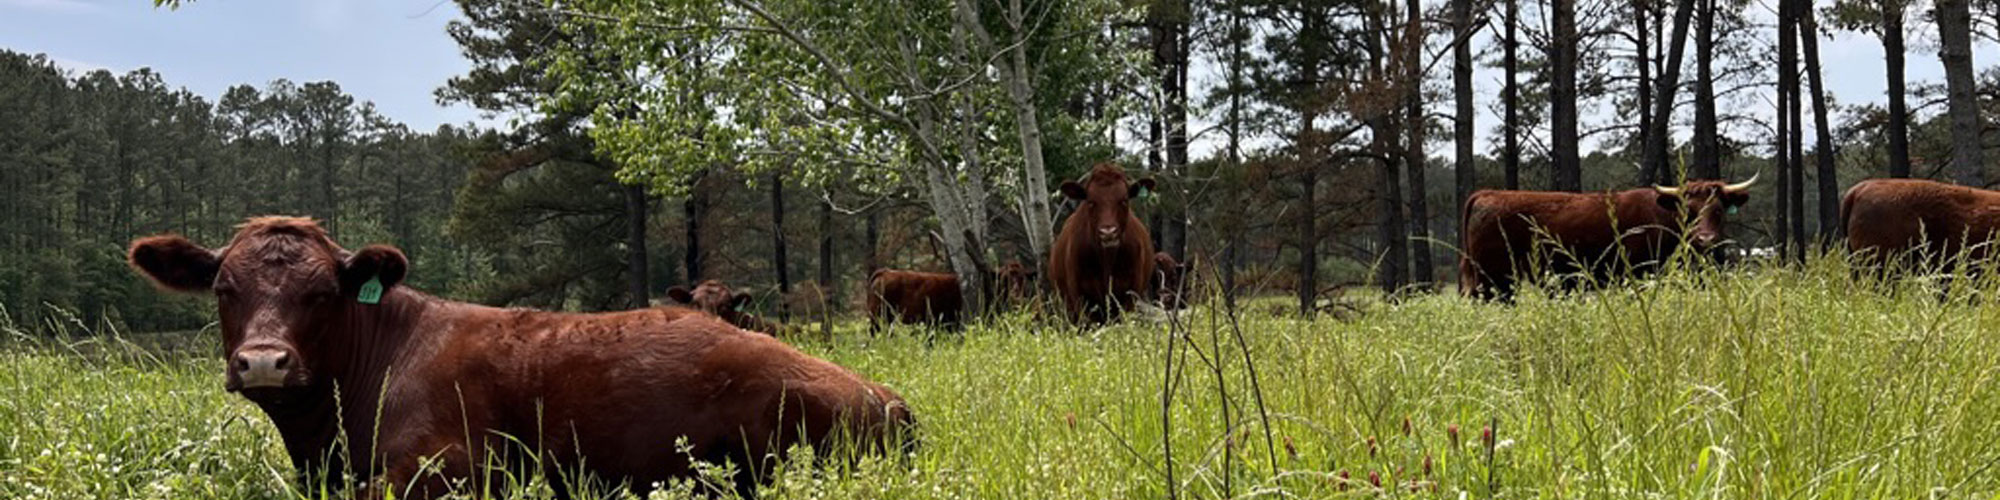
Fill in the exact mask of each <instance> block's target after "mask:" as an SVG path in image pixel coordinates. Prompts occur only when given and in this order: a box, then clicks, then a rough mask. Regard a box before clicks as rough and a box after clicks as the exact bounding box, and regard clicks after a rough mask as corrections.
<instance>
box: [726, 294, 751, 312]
mask: <svg viewBox="0 0 2000 500" xmlns="http://www.w3.org/2000/svg"><path fill="white" fill-rule="evenodd" d="M748 305H750V294H747V293H743V292H736V296H734V297H730V298H729V310H731V311H741V310H743V308H744V307H745V306H748Z"/></svg>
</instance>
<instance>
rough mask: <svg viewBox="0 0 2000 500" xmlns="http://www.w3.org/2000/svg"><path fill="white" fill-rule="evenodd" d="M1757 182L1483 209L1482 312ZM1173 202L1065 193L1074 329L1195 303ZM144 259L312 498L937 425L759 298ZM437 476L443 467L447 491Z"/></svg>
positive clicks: (861, 445)
mask: <svg viewBox="0 0 2000 500" xmlns="http://www.w3.org/2000/svg"><path fill="white" fill-rule="evenodd" d="M1755 180H1756V179H1755V178H1754V177H1753V178H1752V179H1751V180H1749V181H1745V182H1741V183H1734V184H1731V183H1725V182H1721V181H1706V180H1704V181H1690V182H1687V183H1686V184H1684V185H1682V186H1680V187H1664V186H1654V187H1649V188H1641V189H1633V190H1626V191H1618V192H1598V193H1557V192H1531V191H1498V190H1483V191H1479V192H1476V193H1474V194H1473V195H1472V196H1471V197H1470V198H1468V199H1467V200H1466V202H1465V206H1464V209H1463V210H1464V211H1463V219H1462V224H1463V226H1462V227H1463V228H1464V231H1463V235H1464V236H1463V240H1462V241H1461V249H1462V252H1461V255H1462V256H1461V259H1460V262H1459V270H1460V285H1459V288H1460V292H1461V293H1462V294H1464V295H1467V296H1473V297H1483V298H1497V299H1502V300H1504V299H1505V298H1506V297H1508V296H1510V295H1511V293H1512V292H1513V290H1514V287H1515V284H1516V282H1518V281H1519V280H1521V279H1523V278H1524V277H1529V276H1525V275H1527V274H1528V273H1530V272H1550V273H1556V274H1559V275H1571V276H1581V277H1586V278H1607V279H1608V278H1613V277H1617V276H1624V275H1629V274H1632V273H1640V272H1647V271H1651V270H1654V269H1657V268H1658V267H1659V263H1660V262H1661V261H1663V260H1665V259H1666V258H1667V257H1668V256H1670V255H1672V254H1673V252H1676V251H1677V250H1679V249H1683V248H1685V249H1688V250H1691V251H1694V252H1703V253H1708V252H1714V251H1716V250H1717V249H1718V248H1719V247H1721V246H1722V245H1723V244H1724V243H1725V242H1726V241H1727V237H1726V235H1725V233H1724V226H1725V222H1726V219H1727V216H1728V215H1731V214H1735V213H1737V211H1738V209H1739V208H1740V207H1742V206H1744V204H1745V203H1747V202H1748V201H1749V194H1748V190H1749V187H1750V186H1751V185H1752V184H1753V183H1754V182H1755ZM1154 188H1155V184H1154V181H1153V180H1152V179H1136V180H1134V179H1132V178H1130V177H1127V176H1126V174H1125V173H1124V172H1123V171H1122V170H1121V169H1120V168H1119V167H1118V166H1116V165H1113V164H1109V163H1106V164H1100V165H1097V166H1095V167H1094V168H1092V169H1091V171H1090V173H1089V175H1088V176H1086V177H1084V178H1083V179H1081V180H1080V181H1071V182H1065V183H1063V185H1062V191H1061V192H1062V194H1063V195H1064V196H1065V197H1067V198H1069V199H1071V200H1074V201H1075V202H1076V209H1075V211H1074V212H1073V213H1071V214H1070V215H1069V216H1068V217H1067V220H1066V221H1064V223H1063V224H1062V225H1061V227H1060V229H1059V232H1058V233H1057V234H1056V235H1055V236H1056V237H1055V239H1054V242H1053V243H1052V245H1051V247H1050V250H1049V255H1048V262H1047V267H1046V268H1045V273H1046V274H1045V277H1046V285H1047V286H1048V287H1049V288H1050V291H1051V292H1052V295H1053V296H1054V297H1056V298H1057V299H1059V300H1060V302H1061V304H1062V307H1063V309H1062V310H1061V312H1062V313H1063V315H1064V316H1065V318H1067V319H1069V320H1070V321H1072V322H1075V323H1077V324H1084V325H1088V324H1099V323H1105V322H1111V321H1115V320H1117V319H1118V318H1119V316H1120V315H1121V314H1123V313H1126V312H1129V311H1131V310H1132V309H1133V308H1134V307H1135V306H1136V305H1137V303H1139V302H1142V301H1144V302H1157V303H1159V304H1160V305H1162V306H1163V307H1166V308H1169V309H1175V308H1180V307H1184V306H1185V303H1186V302H1187V291H1188V290H1187V284H1186V283H1187V280H1188V278H1187V275H1188V274H1189V271H1190V270H1189V268H1188V267H1187V266H1188V264H1186V263H1182V262H1180V261H1179V260H1177V259H1175V258H1174V257H1173V256H1171V255H1167V254H1165V253H1158V252H1155V251H1154V249H1153V247H1152V244H1151V237H1150V235H1149V233H1148V232H1147V229H1146V227H1145V226H1144V224H1142V223H1141V221H1140V219H1139V218H1138V217H1136V216H1135V215H1134V214H1133V212H1132V209H1131V206H1130V205H1131V202H1132V200H1133V199H1135V198H1142V197H1143V196H1144V195H1145V193H1146V192H1147V191H1150V190H1153V189H1154ZM1841 217H1842V223H1843V226H1844V230H1845V231H1846V235H1847V238H1848V246H1849V248H1850V249H1851V250H1852V251H1854V252H1855V253H1856V254H1858V255H1864V256H1870V257H1868V258H1870V259H1876V260H1875V261H1877V262H1886V260H1885V259H1888V258H1892V257H1894V256H1901V255H1915V256H1920V257H1921V258H1930V259H1936V258H1941V257H1944V256H1949V255H1954V254H1958V253H1959V252H1961V251H1964V252H1969V253H1970V254H1971V255H1973V256H1974V257H1983V256H1984V255H1986V252H1985V250H1984V247H1985V245H1983V244H1980V243H1984V242H1985V241H1987V239H1989V237H1990V236H1991V235H1992V234H1993V233H1994V232H1995V231H1996V230H2000V192H1994V191H1986V190H1981V189H1973V188H1967V187H1960V186H1953V185H1948V184H1941V183H1936V182H1930V181H1920V180H1903V179H1894V180H1869V181H1863V182H1861V183H1859V184H1857V185H1856V186H1854V187H1853V188H1852V189H1849V190H1848V191H1847V193H1846V195H1845V196H1843V197H1842V199H1841ZM128 256H129V260H130V262H131V264H132V266H133V267H134V268H136V269H137V270H138V271H139V272H140V273H141V274H143V275H145V276H146V277H148V278H149V279H151V280H152V281H153V282H154V283H155V284H156V285H157V286H159V287H160V288H162V289H165V290H170V291H177V292H187V293H207V294H212V295H214V296H215V298H216V307H217V310H218V317H219V319H220V323H221V330H222V335H223V347H224V357H225V361H226V365H227V368H226V370H225V388H226V389H228V390H229V391H231V392H236V393H239V394H241V395H242V396H243V397H244V398H246V399H248V400H249V401H251V402H252V403H254V404H256V405H257V406H258V407H259V408H261V409H262V410H263V411H264V412H265V413H266V415H267V416H268V417H269V418H270V420H271V422H272V423H273V424H275V425H276V427H277V430H278V433H279V435H280V436H281V437H282V439H283V441H284V445H285V449H286V452H287V454H288V455H289V456H290V459H291V461H292V464H293V465H294V467H295V468H296V470H298V471H300V473H301V474H302V475H305V476H308V477H310V475H311V472H312V471H322V472H323V471H359V472H365V474H364V475H363V476H364V477H369V478H371V479H370V480H368V481H366V482H364V483H362V484H360V485H359V486H360V487H361V490H360V492H361V496H364V497H370V498H380V497H385V496H395V497H412V496H414V497H418V498H425V497H432V496H437V495H439V494H441V493H444V492H445V491H446V490H447V489H448V488H450V487H453V485H454V484H462V483H458V481H464V480H476V478H480V477H490V475H484V474H479V473H476V469H479V468H481V467H485V466H488V465H489V464H491V463H492V462H490V461H486V460H482V459H480V458H478V457H489V456H503V457H505V456H512V457H515V458H514V459H512V460H503V462H505V463H506V465H507V466H510V467H517V468H523V469H527V468H540V469H542V470H540V471H539V472H543V473H545V474H546V477H548V478H550V480H551V481H558V482H560V481H565V480H567V479H569V478H574V477H575V476H574V474H573V472H574V471H575V470H576V469H575V468H581V469H582V470H583V471H584V472H588V473H589V474H590V475H591V477H595V478H600V479H603V480H608V481H612V482H615V483H619V484H626V485H631V487H633V488H635V489H641V490H643V489H645V488H648V487H650V486H651V485H655V484H658V483H659V482H660V481H662V480H665V479H669V478H677V477H686V476H688V475H690V474H692V471H693V470H694V469H693V461H697V460H699V461H709V462H722V461H725V460H726V461H730V462H733V463H735V464H738V465H739V466H740V467H741V469H740V472H739V473H738V474H737V476H736V477H735V481H736V488H737V489H738V490H739V491H740V492H743V493H746V494H747V493H753V492H754V490H755V489H756V488H757V486H758V483H759V481H760V478H763V477H766V476H767V474H768V473H769V472H770V471H771V470H772V469H773V467H774V465H775V462H774V460H775V458H774V457H777V456H782V455H783V454H784V453H783V452H784V450H786V449H787V448H788V447H791V446H793V445H796V444H811V445H812V446H813V447H814V449H816V450H822V451H823V452H833V451H837V450H845V451H847V452H851V453H850V454H849V455H846V456H850V457H851V456H855V454H860V453H882V452H889V453H905V452H908V451H910V450H912V449H914V447H915V446H916V444H917V438H916V437H915V435H914V434H913V433H912V431H913V430H914V427H915V424H916V421H917V420H916V417H915V416H914V415H913V414H912V412H911V410H910V406H909V405H908V404H906V403H905V402H904V401H903V399H902V398H901V397H900V396H899V395H897V393H896V392H895V391H892V390H890V389H889V388H887V387H884V386H883V385H881V384H877V383H875V382H872V381H870V380H868V379H867V378H865V377H862V376H861V375H859V374H856V373H854V372H852V371H850V370H848V369H846V368H843V367H841V366H838V365H835V364H833V363H830V362H827V361H825V360H821V359H818V358H815V357H813V356H810V355H807V354H805V353H803V352H801V351H799V350H797V349H795V348H793V347H792V346H790V345H787V344H786V343H784V342H782V341H780V340H779V339H778V337H780V336H782V335H784V334H785V333H786V331H787V329H786V327H784V326H782V325H778V324H776V323H773V322H770V321H767V320H764V319H761V318H758V317H756V316H754V315H751V314H750V313H748V312H746V311H744V307H743V306H744V305H745V303H747V302H748V301H749V296H748V295H746V294H743V293H740V292H736V291H733V290H731V289H730V288H729V287H728V285H726V284H724V283H722V282H720V281H714V280H710V281H704V282H701V283H698V284H697V285H696V286H695V287H694V289H692V290H689V289H686V288H678V287H677V288H674V289H673V290H671V291H669V292H668V296H669V297H670V298H671V299H673V300H674V301H675V302H678V303H679V304H676V305H669V306H663V307H653V308H647V309H640V310H632V311H622V312H610V313H595V314H581V313H564V312H543V311H534V310H526V309H506V308H496V307H488V306H482V305H476V304H469V303H464V302H456V301H450V300H445V299H441V298H437V297H433V296H430V295H426V294H424V293H422V292H419V291H416V290H413V289H410V288H409V287H406V286H401V284H402V283H403V279H404V277H405V276H406V274H407V273H408V270H409V262H408V260H407V259H406V257H405V256H404V254H403V253H402V252H401V251H399V250H397V249H396V248H393V247H389V246H383V245H371V246H367V247H364V248H361V249H360V250H358V251H349V250H347V249H344V248H342V247H341V246H340V245H338V244H337V243H335V242H334V241H333V239H332V238H331V237H329V236H328V235H327V233H326V232H325V231H324V230H322V229H321V228H320V227H319V226H318V225H317V224H316V223H315V222H313V221H312V220H310V219H303V218H293V217H258V218H252V219H250V220H249V221H248V222H245V223H244V224H242V225H241V226H239V228H238V231H237V233H236V235H235V236H234V237H233V238H232V239H231V240H230V241H229V242H228V244H226V245H224V246H222V247H218V248H207V247H203V246H200V245H197V244H195V243H194V242H191V241H188V240H187V239H185V238H182V237H180V236H174V235H161V236H151V237H146V238H141V239H139V240H136V241H134V242H133V243H132V245H131V248H130V251H129V254H128ZM982 274H985V276H982V277H983V278H984V279H982V280H981V281H982V282H984V283H987V284H988V285H987V286H986V287H985V290H983V293H987V294H989V295H990V296H991V297H993V298H995V299H996V300H1001V301H1005V300H1012V299H1018V298H1022V297H1027V296H1030V295H1032V294H1034V293H1035V291H1036V287H1037V286H1038V285H1037V282H1038V280H1037V279H1036V278H1037V272H1036V270H1035V269H1034V268H1032V267H1030V266H1026V265H1022V264H1021V263H1019V262H1009V263H1007V264H1005V265H1003V266H1002V267H1001V268H999V269H997V270H987V271H982ZM867 290H868V293H867V297H866V300H867V306H866V313H867V314H868V315H869V316H870V318H871V324H872V325H875V326H876V327H879V326H880V325H882V324H885V323H891V322H901V323H929V324H937V325H943V326H955V325H960V324H962V323H963V322H964V321H966V320H967V316H968V311H965V310H964V309H965V304H966V301H965V300H964V297H962V296H961V295H960V294H961V291H960V288H959V283H958V278H957V277H956V276H954V275H951V274H946V273H930V272H917V271H903V270H881V271H877V272H875V273H874V274H872V275H871V276H870V277H869V279H868V283H867ZM364 436H367V437H372V438H369V439H358V437H364ZM677 443H680V444H685V445H686V446H685V447H684V448H683V447H677V446H676V444H677ZM508 449H526V450H534V451H533V452H532V453H533V454H534V456H532V457H524V456H521V454H520V453H514V454H511V455H510V454H509V453H508V452H507V450H508ZM517 451H518V450H517ZM586 458H587V459H586ZM433 460H434V461H435V463H436V465H439V466H441V468H436V469H427V468H426V467H427V465H426V463H427V462H430V461H433ZM308 480H310V479H308ZM556 486H557V487H556V488H555V490H556V491H558V492H563V491H566V490H565V488H563V487H562V486H561V485H556ZM640 494H641V496H643V495H644V492H643V491H641V492H640Z"/></svg>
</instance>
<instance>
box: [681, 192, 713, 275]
mask: <svg viewBox="0 0 2000 500" xmlns="http://www.w3.org/2000/svg"><path fill="white" fill-rule="evenodd" d="M706 177H708V172H706V171H704V172H696V173H695V174H694V179H693V181H691V182H690V183H691V184H692V186H690V187H689V188H688V198H687V201H686V202H684V203H683V204H682V205H681V206H682V208H683V210H684V212H683V213H684V215H685V217H684V218H685V219H687V238H686V239H687V254H686V255H683V256H682V259H681V261H682V264H683V265H684V266H685V272H686V273H687V274H686V276H687V284H688V285H690V286H692V285H695V284H697V283H701V278H702V274H701V272H702V269H701V265H702V262H701V261H702V253H701V252H702V249H701V220H702V218H704V217H707V216H708V198H707V195H706V194H704V193H703V192H702V189H703V186H702V180H703V179H704V178H706Z"/></svg>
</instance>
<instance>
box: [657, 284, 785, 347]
mask: <svg viewBox="0 0 2000 500" xmlns="http://www.w3.org/2000/svg"><path fill="white" fill-rule="evenodd" d="M667 298H668V299H672V300H673V301H674V302H676V303H679V304H681V305H685V306H688V307H693V308H695V309H699V310H701V311H702V312H706V313H709V314H713V315H715V316H716V317H718V318H722V320H723V321H727V322H729V324H731V325H736V327H737V328H742V329H744V330H749V331H753V332H757V333H762V334H765V335H770V336H773V337H776V336H780V335H783V334H785V333H786V332H787V331H788V329H787V328H785V325H781V324H778V323H775V322H772V321H769V320H765V319H764V318H760V317H757V315H755V314H750V313H749V312H746V311H744V309H743V308H744V307H747V306H749V305H750V294H747V293H742V292H737V291H735V290H731V289H730V288H729V285H727V284H724V283H723V282H722V281H719V280H702V282H701V283H699V284H696V285H695V287H694V290H692V291H690V290H688V289H687V287H679V286H677V287H673V288H670V289H668V290H667Z"/></svg>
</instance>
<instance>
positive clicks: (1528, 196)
mask: <svg viewBox="0 0 2000 500" xmlns="http://www.w3.org/2000/svg"><path fill="white" fill-rule="evenodd" d="M1755 182H1757V179H1756V177H1754V176H1753V177H1751V178H1750V180H1748V181H1744V182H1741V183H1736V184H1726V183H1723V182H1720V181H1689V182H1688V183H1687V185H1685V186H1682V187H1664V186H1654V187H1650V188H1640V189H1630V190H1625V191H1617V192H1599V193H1568V192H1549V191H1499V190H1480V191H1478V192H1475V193H1472V196H1471V197H1470V198H1468V199H1466V201H1465V208H1464V214H1463V217H1464V218H1463V224H1464V226H1462V227H1464V228H1465V236H1464V240H1463V241H1461V242H1460V243H1461V245H1460V251H1461V252H1463V255H1462V256H1461V257H1460V258H1459V263H1458V269H1459V291H1460V293H1463V294H1465V295H1467V296H1475V297H1486V298H1503V299H1504V298H1507V297H1510V296H1511V295H1512V293H1513V289H1514V283H1515V281H1516V280H1518V279H1520V278H1522V276H1521V275H1522V274H1523V273H1526V272H1529V271H1530V270H1541V271H1545V272H1554V273H1560V274H1568V273H1577V272H1585V271H1588V272H1590V273H1591V274H1592V275H1593V276H1595V277H1598V278H1608V277H1611V276H1615V275H1619V274H1623V273H1627V272H1634V271H1646V270H1650V269H1653V268H1655V267H1657V266H1658V265H1659V263H1661V262H1662V261H1665V260H1666V258H1667V257H1668V256H1671V255H1672V254H1673V252H1674V251H1676V250H1677V249H1678V247H1679V246H1680V244H1681V243H1682V242H1683V241H1686V242H1687V243H1688V244H1689V245H1691V246H1693V247H1694V248H1693V250H1695V251H1699V252H1703V253H1708V252H1710V251H1711V250H1713V249H1715V248H1716V247H1718V246H1719V245H1721V244H1723V242H1724V241H1725V240H1726V238H1727V236H1726V235H1725V232H1724V230H1723V229H1724V223H1725V222H1726V217H1725V215H1727V214H1729V213H1730V212H1734V211H1735V210H1736V209H1737V207H1741V206H1743V204H1744V203H1748V202H1749V201H1750V192H1749V189H1750V186H1751V184H1753V183H1755ZM1683 228H1685V229H1686V230H1687V231H1688V233H1687V234H1686V235H1685V238H1683V237H1682V236H1683V235H1682V234H1681V231H1682V229H1683Z"/></svg>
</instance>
